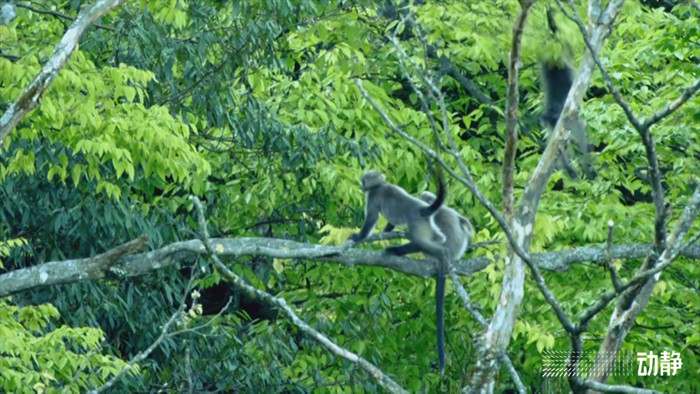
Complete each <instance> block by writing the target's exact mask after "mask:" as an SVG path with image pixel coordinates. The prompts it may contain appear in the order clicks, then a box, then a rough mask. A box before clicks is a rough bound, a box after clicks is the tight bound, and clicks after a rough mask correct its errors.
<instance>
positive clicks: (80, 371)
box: [0, 299, 138, 393]
mask: <svg viewBox="0 0 700 394" xmlns="http://www.w3.org/2000/svg"><path fill="white" fill-rule="evenodd" d="M58 317H59V313H58V310H56V308H55V307H53V306H51V305H49V304H45V305H38V306H25V307H18V306H14V305H12V304H9V303H7V299H4V300H0V338H2V341H0V371H2V373H0V390H2V391H4V392H12V393H34V392H46V393H58V392H70V393H79V392H85V391H86V390H88V389H90V388H94V387H98V386H100V385H101V384H102V383H104V382H105V381H106V380H107V379H109V378H110V377H111V376H114V375H116V374H117V373H119V372H120V371H121V370H122V369H123V368H124V367H125V365H126V364H125V362H123V361H121V360H120V359H118V358H116V357H114V356H110V355H105V354H101V353H102V347H101V343H102V341H103V339H104V337H103V333H102V330H100V329H99V328H88V327H85V328H70V327H67V326H61V327H55V326H54V325H53V321H55V320H56V319H57V318H58ZM133 371H134V372H132V373H135V372H138V366H136V369H135V370H133Z"/></svg>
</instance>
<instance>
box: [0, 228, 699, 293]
mask: <svg viewBox="0 0 700 394" xmlns="http://www.w3.org/2000/svg"><path fill="white" fill-rule="evenodd" d="M373 237H374V235H373ZM381 238H383V237H378V238H377V239H381ZM212 241H213V242H216V243H217V244H220V245H222V247H223V249H222V250H221V252H219V256H224V257H227V258H237V257H244V256H268V257H276V258H282V259H284V258H290V259H291V258H305V259H314V260H315V261H319V262H330V263H338V264H344V265H347V266H374V267H385V268H389V269H393V270H396V271H398V272H402V273H404V274H408V275H415V276H420V277H422V278H430V277H433V276H435V267H434V265H433V264H429V263H427V262H426V261H425V260H419V259H412V258H408V257H397V256H386V255H384V254H383V253H382V252H379V251H375V250H368V249H356V248H350V249H348V248H347V247H346V246H344V245H341V246H325V245H311V244H305V243H300V242H294V241H289V240H282V239H274V238H216V239H213V240H212ZM132 242H135V241H132ZM202 248H203V246H202V244H201V242H200V241H199V240H196V239H194V240H189V241H181V242H174V243H172V244H169V245H166V246H164V247H162V248H160V249H156V250H152V251H150V252H145V253H140V254H132V255H124V256H122V257H121V258H119V259H118V260H117V261H115V262H113V263H107V262H106V261H103V260H101V259H99V258H98V256H95V257H91V258H82V259H71V260H60V261H50V262H46V263H43V264H39V265H35V266H33V267H29V268H22V269H17V270H14V271H10V272H6V273H4V274H2V275H0V297H3V296H7V295H10V294H14V293H17V292H20V291H24V290H28V289H31V288H35V287H42V286H52V285H58V284H66V283H76V282H82V281H88V280H96V279H100V278H104V277H105V276H108V275H113V276H124V277H133V276H140V275H146V274H148V273H150V272H152V271H155V270H159V269H163V268H167V267H169V266H172V265H174V264H177V263H181V262H183V261H188V260H192V259H194V258H196V257H198V256H202V255H204V250H203V249H202ZM653 250H654V246H653V245H651V244H646V245H643V244H632V245H621V246H614V247H612V248H611V249H608V248H607V247H599V248H591V247H585V248H578V249H572V250H566V251H556V252H547V253H541V254H533V255H532V256H531V258H532V260H533V261H534V262H535V264H537V266H538V267H539V268H541V269H543V270H546V271H555V272H564V271H566V270H568V269H569V267H570V266H571V265H572V264H576V263H583V262H594V263H598V264H604V263H605V261H607V259H609V258H612V259H639V258H644V257H645V256H647V255H649V254H650V253H652V252H653ZM108 253H109V252H108ZM105 254H106V253H105ZM680 255H681V256H684V257H688V258H693V259H700V247H699V246H697V245H692V246H689V247H687V248H684V249H682V250H681V252H680ZM491 263H492V261H491V260H489V259H488V258H486V257H473V258H468V259H462V260H459V261H456V262H453V263H452V266H453V268H454V269H455V271H456V272H457V273H458V274H459V275H466V276H469V275H473V274H475V273H477V272H479V271H481V270H483V269H484V268H486V267H487V266H488V265H489V264H491Z"/></svg>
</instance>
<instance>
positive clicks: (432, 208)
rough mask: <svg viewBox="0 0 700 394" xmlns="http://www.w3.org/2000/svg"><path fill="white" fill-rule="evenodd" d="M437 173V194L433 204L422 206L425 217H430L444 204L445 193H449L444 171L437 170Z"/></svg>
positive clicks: (422, 214)
mask: <svg viewBox="0 0 700 394" xmlns="http://www.w3.org/2000/svg"><path fill="white" fill-rule="evenodd" d="M436 175H437V181H438V190H437V196H436V197H435V201H433V203H432V204H430V205H429V206H427V207H425V208H421V211H420V214H421V216H423V217H428V216H430V215H432V214H434V213H435V212H437V210H438V209H440V207H441V206H442V204H443V203H444V202H445V195H446V194H447V193H446V192H445V180H444V179H443V178H442V171H437V172H436Z"/></svg>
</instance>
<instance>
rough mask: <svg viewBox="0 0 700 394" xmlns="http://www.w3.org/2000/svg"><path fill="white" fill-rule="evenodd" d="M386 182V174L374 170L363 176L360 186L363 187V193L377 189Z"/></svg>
mask: <svg viewBox="0 0 700 394" xmlns="http://www.w3.org/2000/svg"><path fill="white" fill-rule="evenodd" d="M385 182H386V178H385V177H384V174H381V173H379V172H377V171H374V170H369V171H367V172H365V173H364V174H363V175H362V181H361V182H360V186H361V187H362V191H363V192H366V191H367V190H369V189H372V188H374V187H377V186H379V185H381V184H383V183H385Z"/></svg>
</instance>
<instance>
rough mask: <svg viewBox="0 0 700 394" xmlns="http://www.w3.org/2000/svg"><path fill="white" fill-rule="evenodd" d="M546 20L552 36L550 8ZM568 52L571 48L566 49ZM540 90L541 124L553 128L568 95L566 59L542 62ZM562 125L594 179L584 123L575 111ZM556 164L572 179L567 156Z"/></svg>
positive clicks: (570, 81) (570, 71)
mask: <svg viewBox="0 0 700 394" xmlns="http://www.w3.org/2000/svg"><path fill="white" fill-rule="evenodd" d="M547 23H548V25H549V29H550V30H551V32H552V36H554V37H556V34H557V26H556V23H555V21H554V14H553V11H552V9H548V10H547ZM568 52H569V53H570V52H571V51H570V50H568ZM541 80H542V90H543V91H544V110H543V113H542V115H541V116H540V123H541V124H542V125H543V127H549V128H551V129H554V126H556V124H557V122H558V121H559V116H560V115H561V112H562V109H563V108H564V103H565V102H566V97H567V96H568V95H569V91H570V90H571V86H572V85H573V84H574V81H573V69H572V68H571V66H570V65H569V63H568V61H566V60H564V59H554V58H551V59H548V60H545V61H543V62H542V76H541ZM564 127H566V128H567V129H569V130H570V131H571V136H572V137H573V139H574V142H575V146H576V148H577V149H578V151H579V152H580V157H581V163H580V164H581V167H582V169H583V173H584V175H585V176H586V178H588V179H594V178H595V171H594V170H593V165H592V163H591V159H590V156H589V154H588V136H587V134H586V125H585V124H584V123H583V122H582V121H581V118H580V117H579V116H578V114H576V115H575V117H574V118H572V119H567V120H566V123H565V124H564ZM561 160H563V162H562V163H561V164H560V165H561V166H562V167H563V168H564V169H565V170H566V171H567V172H568V173H569V176H570V177H572V178H576V173H575V172H574V171H573V169H572V168H571V166H570V164H569V162H568V157H567V155H562V156H561Z"/></svg>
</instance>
